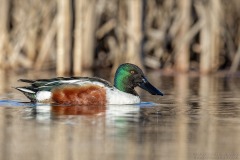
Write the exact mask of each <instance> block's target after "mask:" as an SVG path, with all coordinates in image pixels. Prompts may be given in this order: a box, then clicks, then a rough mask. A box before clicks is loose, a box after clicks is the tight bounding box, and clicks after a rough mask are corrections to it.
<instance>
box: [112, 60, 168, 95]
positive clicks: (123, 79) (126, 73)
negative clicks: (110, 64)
mask: <svg viewBox="0 0 240 160" xmlns="http://www.w3.org/2000/svg"><path fill="white" fill-rule="evenodd" d="M114 86H115V87H116V88H117V89H119V90H120V91H123V92H126V93H130V94H134V95H137V92H136V91H135V90H134V88H135V87H137V86H139V87H141V88H142V89H144V90H146V91H148V92H149V93H151V94H153V95H161V96H163V93H162V92H161V91H159V90H158V89H157V88H155V87H154V86H153V85H151V84H150V83H149V82H148V80H147V78H146V77H145V76H144V74H143V71H142V70H141V69H140V68H139V67H138V66H136V65H134V64H130V63H124V64H122V65H120V66H119V67H118V69H117V71H116V73H115V78H114Z"/></svg>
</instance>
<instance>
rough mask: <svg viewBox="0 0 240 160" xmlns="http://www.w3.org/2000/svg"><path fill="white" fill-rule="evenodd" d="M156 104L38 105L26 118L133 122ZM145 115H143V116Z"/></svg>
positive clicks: (32, 107)
mask: <svg viewBox="0 0 240 160" xmlns="http://www.w3.org/2000/svg"><path fill="white" fill-rule="evenodd" d="M155 107H156V104H155V105H154V104H150V103H141V104H134V105H89V106H87V105H56V104H36V105H34V106H31V107H27V108H26V109H25V113H24V117H25V118H34V119H35V118H36V119H37V120H52V119H59V118H61V119H62V118H69V117H71V118H73V117H83V116H85V117H89V116H91V117H94V116H95V117H97V116H102V117H104V118H105V119H106V120H107V121H109V120H110V121H114V120H116V119H117V120H119V119H122V120H126V121H129V120H131V121H132V120H133V121H138V119H139V118H140V116H141V115H142V116H144V115H145V114H144V113H145V110H146V108H147V110H149V108H155ZM142 113H143V114H142ZM140 114H141V115H140Z"/></svg>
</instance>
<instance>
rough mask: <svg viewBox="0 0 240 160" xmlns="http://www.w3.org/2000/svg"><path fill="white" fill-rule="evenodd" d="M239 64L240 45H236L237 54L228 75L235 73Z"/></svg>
mask: <svg viewBox="0 0 240 160" xmlns="http://www.w3.org/2000/svg"><path fill="white" fill-rule="evenodd" d="M239 62H240V43H239V45H238V50H237V53H236V54H235V56H234V59H233V63H232V65H231V68H230V73H234V72H236V71H237V69H238V66H239Z"/></svg>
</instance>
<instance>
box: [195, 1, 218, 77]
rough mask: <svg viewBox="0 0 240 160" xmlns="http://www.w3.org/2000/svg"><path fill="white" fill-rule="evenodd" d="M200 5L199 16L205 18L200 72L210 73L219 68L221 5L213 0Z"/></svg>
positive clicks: (202, 32)
mask: <svg viewBox="0 0 240 160" xmlns="http://www.w3.org/2000/svg"><path fill="white" fill-rule="evenodd" d="M208 3H209V4H207V5H200V6H199V14H200V15H199V16H200V18H201V19H202V20H203V28H202V30H201V57H200V72H201V73H210V72H213V71H214V70H216V69H217V67H218V64H219V52H220V22H221V5H220V2H219V1H214V0H211V1H209V2H208Z"/></svg>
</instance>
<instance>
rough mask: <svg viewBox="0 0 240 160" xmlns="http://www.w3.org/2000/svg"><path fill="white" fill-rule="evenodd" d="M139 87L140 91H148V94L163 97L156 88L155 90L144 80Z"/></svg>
mask: <svg viewBox="0 0 240 160" xmlns="http://www.w3.org/2000/svg"><path fill="white" fill-rule="evenodd" d="M139 87H141V88H142V89H144V90H146V91H148V92H149V93H151V94H153V95H161V96H163V93H162V92H161V91H159V90H158V89H157V88H155V87H154V86H153V85H151V83H149V82H148V80H147V79H146V78H143V81H142V82H141V83H139Z"/></svg>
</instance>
